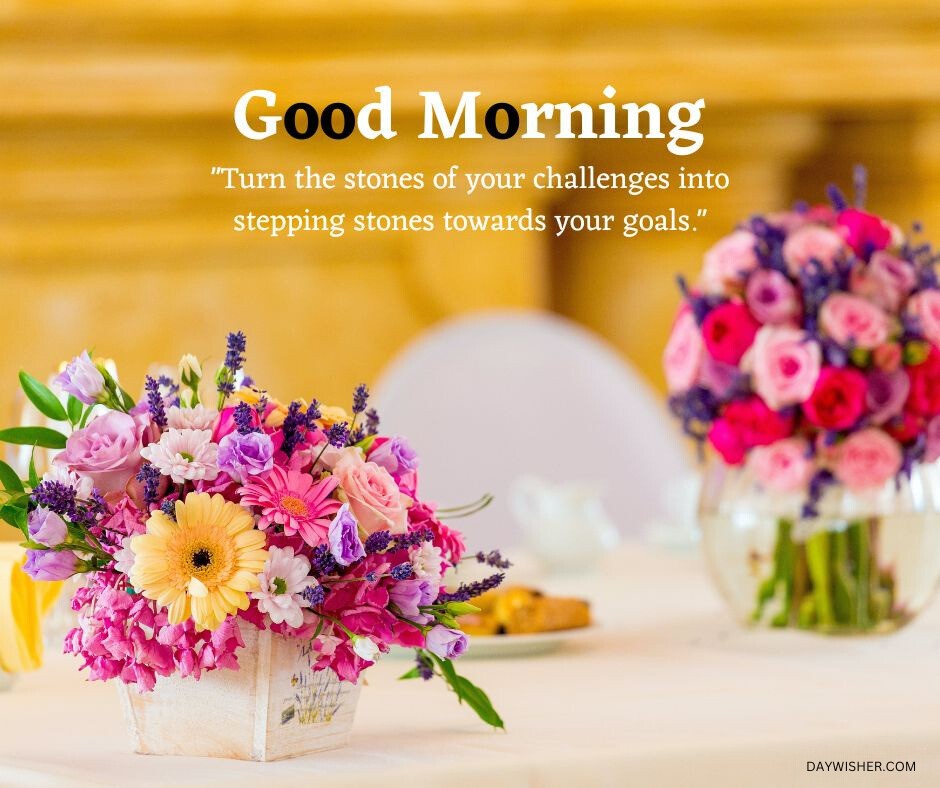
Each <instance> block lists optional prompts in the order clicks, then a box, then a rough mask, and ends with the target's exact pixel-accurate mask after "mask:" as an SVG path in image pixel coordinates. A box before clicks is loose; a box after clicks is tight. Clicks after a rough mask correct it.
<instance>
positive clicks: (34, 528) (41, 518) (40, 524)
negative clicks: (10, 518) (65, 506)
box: [27, 506, 69, 547]
mask: <svg viewBox="0 0 940 788" xmlns="http://www.w3.org/2000/svg"><path fill="white" fill-rule="evenodd" d="M27 527H28V528H29V538H30V539H32V540H33V541H34V542H38V543H39V544H44V545H45V546H46V547H57V546H58V545H60V544H62V542H64V541H65V540H66V538H67V537H68V535H69V531H68V527H67V526H66V525H65V521H64V520H63V519H62V518H61V517H59V515H57V514H56V513H55V512H53V511H52V510H51V509H47V508H46V507H45V506H40V507H38V508H36V509H33V511H31V512H30V513H29V518H28V520H27Z"/></svg>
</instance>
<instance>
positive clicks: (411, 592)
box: [388, 580, 438, 624]
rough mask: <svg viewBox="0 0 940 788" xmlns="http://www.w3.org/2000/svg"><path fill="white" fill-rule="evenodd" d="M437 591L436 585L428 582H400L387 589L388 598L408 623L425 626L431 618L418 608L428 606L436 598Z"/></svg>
mask: <svg viewBox="0 0 940 788" xmlns="http://www.w3.org/2000/svg"><path fill="white" fill-rule="evenodd" d="M437 590H438V587H437V585H435V584H434V583H431V582H430V581H429V580H402V581H401V582H399V583H395V585H393V586H392V587H391V588H390V589H389V591H388V596H389V599H390V600H391V601H392V602H393V603H394V604H395V606H396V607H397V608H398V609H399V610H400V611H401V614H402V615H403V616H404V617H405V618H407V619H408V620H409V621H414V622H415V623H416V624H426V623H427V622H428V621H430V620H431V617H430V616H428V615H425V614H424V613H422V612H421V610H420V609H419V608H420V607H421V606H422V605H430V604H431V603H432V602H433V601H434V600H435V599H436V598H437Z"/></svg>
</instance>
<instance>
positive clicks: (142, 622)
mask: <svg viewBox="0 0 940 788" xmlns="http://www.w3.org/2000/svg"><path fill="white" fill-rule="evenodd" d="M124 582H126V578H124V576H123V575H121V574H119V573H117V572H97V573H96V574H94V575H93V576H92V581H91V583H90V584H89V585H87V586H85V587H84V588H80V589H79V590H78V591H76V592H75V596H74V597H73V598H72V609H73V610H75V611H77V612H78V613H79V626H77V627H75V628H74V629H72V630H71V631H70V632H69V633H68V634H67V635H66V637H65V653H67V654H76V655H78V656H80V657H81V658H82V659H83V660H84V662H83V663H82V665H81V668H82V669H84V668H87V669H88V672H89V678H90V679H91V680H92V681H107V680H109V679H113V678H118V679H120V680H121V681H123V682H124V683H125V684H136V685H137V687H138V688H139V689H140V690H141V691H142V692H144V691H149V690H151V689H153V687H154V684H155V683H156V680H157V676H170V675H172V674H174V673H178V674H179V675H180V676H183V677H186V676H192V677H193V678H195V679H198V678H199V677H200V675H201V674H202V671H209V670H215V669H216V668H229V669H231V670H237V669H238V657H237V656H236V654H235V652H236V650H237V649H239V648H240V647H242V646H244V645H245V643H244V641H243V640H242V636H241V632H240V631H239V629H238V626H237V625H236V624H235V621H234V619H228V620H227V621H225V622H224V623H223V624H222V626H221V627H220V628H219V629H217V630H215V631H214V632H208V631H204V632H196V630H195V627H194V626H193V623H192V621H186V622H184V623H183V624H175V625H171V624H168V623H167V617H166V613H165V612H163V611H160V612H157V611H155V609H154V604H153V603H152V602H151V601H149V600H147V599H144V598H143V597H140V596H134V595H132V594H129V593H127V592H126V590H125V589H124V588H123V587H122V584H123V583H124Z"/></svg>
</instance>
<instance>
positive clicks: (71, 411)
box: [65, 394, 85, 424]
mask: <svg viewBox="0 0 940 788" xmlns="http://www.w3.org/2000/svg"><path fill="white" fill-rule="evenodd" d="M84 409H85V403H83V402H82V401H81V400H80V399H79V398H78V397H73V396H72V395H71V394H69V399H68V402H67V403H66V405H65V413H66V415H67V416H68V417H69V422H70V423H71V424H78V422H79V420H80V419H81V417H82V411H83V410H84Z"/></svg>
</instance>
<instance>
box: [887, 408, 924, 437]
mask: <svg viewBox="0 0 940 788" xmlns="http://www.w3.org/2000/svg"><path fill="white" fill-rule="evenodd" d="M882 429H883V430H884V431H885V432H887V433H888V435H890V436H891V437H892V438H894V439H895V440H896V441H897V442H898V443H912V442H913V441H915V440H917V436H918V435H920V434H921V432H923V431H924V427H923V424H922V420H921V419H920V418H918V417H917V416H915V415H914V414H913V413H910V412H906V413H902V414H901V415H900V416H895V417H894V418H893V419H890V420H889V421H887V422H886V423H885V424H883V425H882Z"/></svg>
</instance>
